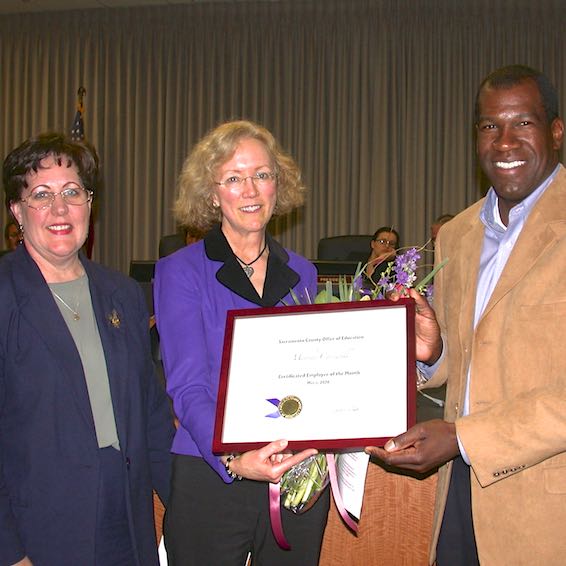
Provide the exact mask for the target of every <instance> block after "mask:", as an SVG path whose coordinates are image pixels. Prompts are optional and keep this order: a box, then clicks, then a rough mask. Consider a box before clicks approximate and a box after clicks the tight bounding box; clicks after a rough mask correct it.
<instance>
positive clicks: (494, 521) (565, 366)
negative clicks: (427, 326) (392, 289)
mask: <svg viewBox="0 0 566 566" xmlns="http://www.w3.org/2000/svg"><path fill="white" fill-rule="evenodd" d="M483 202H484V201H483V200H482V201H480V202H478V203H476V204H474V205H472V206H471V207H470V208H468V209H467V210H465V211H464V212H462V213H461V214H459V215H458V216H457V217H456V218H455V219H454V220H452V221H451V222H449V223H448V224H446V226H444V227H443V229H442V231H441V234H440V237H439V239H438V240H437V244H436V253H437V258H436V259H437V261H440V260H442V259H443V258H446V257H448V258H449V261H448V264H447V265H446V266H445V267H444V268H443V269H442V270H441V271H440V272H439V274H438V275H437V276H436V278H435V284H436V290H435V309H436V312H437V316H438V319H439V322H440V325H441V329H442V333H443V337H444V345H445V352H444V360H443V362H442V365H441V367H440V368H439V371H438V372H437V374H435V376H434V378H433V379H432V380H431V381H430V382H429V384H427V385H430V386H437V385H438V384H439V383H440V382H443V381H445V380H446V381H447V384H448V387H447V399H446V413H445V418H446V420H448V421H455V422H456V430H457V432H458V436H459V438H460V439H461V441H462V444H463V445H464V447H465V450H466V452H467V454H468V456H469V458H470V461H471V464H472V466H471V485H472V511H473V518H474V528H475V533H476V541H477V546H478V553H479V558H480V562H481V564H482V566H492V565H502V566H503V565H505V566H507V565H510V564H512V565H513V566H519V565H525V566H527V565H528V566H534V565H544V566H552V565H563V564H566V527H565V525H566V170H565V169H564V168H563V167H562V166H561V167H560V170H559V171H558V173H557V176H556V177H555V179H554V181H553V182H552V184H551V185H550V186H549V187H548V189H547V190H546V192H545V193H544V194H543V195H542V196H541V198H540V200H539V201H538V202H537V203H536V205H535V207H534V209H533V210H532V211H531V214H530V215H529V217H528V219H527V221H526V222H525V225H524V227H523V230H522V232H521V234H520V236H519V239H518V240H517V242H516V244H515V247H514V249H513V251H512V253H511V256H510V257H509V260H508V262H507V265H506V266H505V268H504V270H503V272H502V274H501V277H500V279H499V281H498V283H497V285H496V287H495V289H494V291H493V295H492V296H491V298H490V300H489V303H488V305H487V306H486V308H485V311H484V313H483V315H482V317H481V319H480V321H479V322H478V324H477V327H476V328H475V330H474V328H473V317H474V308H475V297H476V284H477V275H478V270H479V260H480V253H481V247H482V242H483V235H484V226H483V224H482V223H481V221H480V219H479V212H480V209H481V206H482V204H483ZM469 366H470V368H471V381H470V414H469V415H468V416H466V417H461V413H462V404H463V400H464V390H465V384H466V374H467V370H468V367H469ZM450 471H451V465H450V464H448V465H446V466H444V467H443V468H442V469H441V470H440V474H439V482H438V492H437V504H436V510H435V526H434V540H433V544H432V549H433V550H432V555H431V563H432V562H433V561H434V549H435V548H436V539H437V536H438V531H439V529H440V521H441V518H442V513H443V509H444V505H445V501H446V494H447V491H448V483H449V478H450Z"/></svg>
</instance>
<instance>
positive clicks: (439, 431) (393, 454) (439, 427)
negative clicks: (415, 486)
mask: <svg viewBox="0 0 566 566" xmlns="http://www.w3.org/2000/svg"><path fill="white" fill-rule="evenodd" d="M365 451H366V452H367V453H368V454H370V455H371V456H375V457H376V458H379V459H380V460H382V461H383V462H385V463H386V464H388V465H390V466H396V467H398V468H405V469H407V470H412V471H415V472H419V473H424V472H428V471H429V470H432V469H434V468H437V467H438V466H441V465H442V464H445V463H446V462H448V461H449V460H452V459H453V458H455V457H456V456H458V454H459V453H460V450H459V448H458V440H457V438H456V425H455V424H454V423H449V422H446V421H443V420H441V419H434V420H432V421H425V422H423V423H419V424H417V425H415V426H414V427H412V428H410V429H409V430H408V431H407V432H405V433H403V434H400V435H399V436H397V437H395V438H392V439H391V440H389V441H388V442H387V443H386V444H385V446H384V447H383V448H378V447H376V446H367V447H366V449H365Z"/></svg>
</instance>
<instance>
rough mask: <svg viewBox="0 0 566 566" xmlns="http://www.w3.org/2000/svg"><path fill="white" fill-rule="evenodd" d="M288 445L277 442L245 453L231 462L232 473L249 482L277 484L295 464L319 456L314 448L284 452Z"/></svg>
mask: <svg viewBox="0 0 566 566" xmlns="http://www.w3.org/2000/svg"><path fill="white" fill-rule="evenodd" d="M287 445H288V442H287V441H286V440H276V441H274V442H270V443H269V444H267V445H266V446H263V447H262V448H259V449H257V450H250V451H249V452H244V453H243V454H240V455H239V456H238V457H236V458H234V459H233V460H232V461H231V462H230V471H232V472H234V473H235V474H237V475H239V476H242V477H243V478H246V479H248V480H256V481H268V482H271V483H277V482H278V481H279V480H280V479H281V476H282V475H283V474H284V473H285V472H286V471H287V470H289V469H290V468H292V467H293V466H294V465H295V464H298V463H299V462H302V461H303V460H306V459H307V458H309V457H310V456H314V455H315V454H317V450H315V449H314V448H309V449H308V450H303V451H302V452H298V453H296V454H291V453H289V452H284V450H285V448H287ZM223 461H225V458H223Z"/></svg>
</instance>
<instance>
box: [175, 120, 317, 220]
mask: <svg viewBox="0 0 566 566" xmlns="http://www.w3.org/2000/svg"><path fill="white" fill-rule="evenodd" d="M245 139H255V140H257V141H259V142H260V143H261V144H262V145H263V146H264V147H265V149H266V151H267V153H268V155H269V157H270V159H271V163H272V167H273V172H274V173H275V174H276V175H277V202H276V204H275V209H274V211H273V214H274V215H282V214H286V213H288V212H290V211H291V210H293V209H294V208H297V207H298V206H301V205H302V204H303V202H304V195H305V191H306V188H305V186H304V185H303V183H302V180H301V171H300V170H299V167H298V165H297V164H296V163H295V161H294V159H293V158H292V157H291V156H290V155H289V154H287V153H286V152H285V151H283V149H282V148H281V146H280V145H279V144H278V143H277V141H276V140H275V138H274V137H273V135H272V134H271V132H270V131H269V130H267V129H265V128H264V127H262V126H260V125H259V124H255V123H254V122H249V121H247V120H238V121H232V122H225V123H223V124H221V125H220V126H218V127H216V128H215V129H213V130H211V131H210V132H208V134H206V135H205V136H204V138H202V139H201V140H200V141H199V142H198V143H197V145H196V146H195V147H194V148H193V150H192V151H191V153H190V154H189V155H188V156H187V158H186V159H185V162H184V163H183V168H182V169H181V173H180V175H179V179H178V181H177V195H178V196H177V200H176V201H175V206H174V209H173V210H174V213H175V218H176V219H177V221H178V223H179V224H180V225H181V226H184V227H188V228H192V229H196V230H200V231H208V230H209V229H210V228H212V226H213V225H214V224H216V223H217V222H220V221H221V219H222V213H221V211H220V209H219V208H218V207H214V206H213V201H212V197H213V189H214V183H215V181H216V173H217V171H218V168H219V167H220V166H221V165H223V164H224V163H226V161H228V160H229V159H230V158H231V157H232V155H234V152H235V151H236V148H237V146H238V144H239V143H240V142H241V141H243V140H245Z"/></svg>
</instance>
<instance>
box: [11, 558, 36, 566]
mask: <svg viewBox="0 0 566 566" xmlns="http://www.w3.org/2000/svg"><path fill="white" fill-rule="evenodd" d="M12 566H33V564H32V562H31V560H30V559H29V558H28V557H27V556H26V557H25V558H22V559H21V560H20V561H19V562H16V563H15V564H13V565H12Z"/></svg>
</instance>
